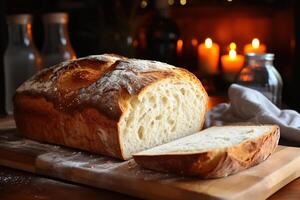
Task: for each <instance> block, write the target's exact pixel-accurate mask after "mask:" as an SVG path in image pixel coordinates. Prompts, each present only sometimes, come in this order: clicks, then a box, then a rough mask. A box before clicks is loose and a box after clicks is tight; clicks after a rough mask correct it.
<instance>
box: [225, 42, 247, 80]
mask: <svg viewBox="0 0 300 200" xmlns="http://www.w3.org/2000/svg"><path fill="white" fill-rule="evenodd" d="M229 48H230V50H229V54H228V55H223V56H222V57H221V63H222V67H223V72H224V78H225V79H226V80H227V81H230V82H233V81H234V79H235V77H236V75H237V74H238V73H239V72H240V70H241V69H242V67H243V65H244V56H242V55H237V54H236V44H235V43H233V42H232V43H231V44H230V46H229Z"/></svg>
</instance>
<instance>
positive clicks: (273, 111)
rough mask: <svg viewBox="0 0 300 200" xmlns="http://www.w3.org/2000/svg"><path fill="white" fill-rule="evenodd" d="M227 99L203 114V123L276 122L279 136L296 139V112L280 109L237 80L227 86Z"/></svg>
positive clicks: (299, 121)
mask: <svg viewBox="0 0 300 200" xmlns="http://www.w3.org/2000/svg"><path fill="white" fill-rule="evenodd" d="M228 96H229V100H230V103H229V104H227V103H221V104H219V105H217V106H215V107H214V108H212V109H211V110H210V111H209V112H208V113H207V114H206V121H205V126H206V127H210V126H213V125H218V126H220V125H224V124H232V123H243V122H248V123H251V124H277V125H279V126H280V133H281V137H283V138H285V139H288V140H291V141H296V142H298V143H299V142H300V114H299V113H298V112H296V111H293V110H280V109H279V108H278V107H276V106H275V105H274V104H273V103H272V102H271V101H269V100H268V99H267V98H266V97H265V96H264V95H263V94H261V93H260V92H258V91H256V90H253V89H250V88H246V87H243V86H240V85H237V84H232V85H231V86H230V88H229V90H228Z"/></svg>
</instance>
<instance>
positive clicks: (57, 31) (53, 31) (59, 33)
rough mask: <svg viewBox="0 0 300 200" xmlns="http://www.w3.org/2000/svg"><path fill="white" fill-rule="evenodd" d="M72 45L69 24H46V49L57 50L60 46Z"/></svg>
mask: <svg viewBox="0 0 300 200" xmlns="http://www.w3.org/2000/svg"><path fill="white" fill-rule="evenodd" d="M68 45H70V39H69V33H68V28H67V24H63V23H46V24H45V44H44V48H50V49H52V48H57V47H59V46H64V47H66V46H68Z"/></svg>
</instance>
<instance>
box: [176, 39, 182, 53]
mask: <svg viewBox="0 0 300 200" xmlns="http://www.w3.org/2000/svg"><path fill="white" fill-rule="evenodd" d="M182 47H183V41H182V40H181V39H179V40H177V47H176V51H177V54H178V55H179V54H181V53H182Z"/></svg>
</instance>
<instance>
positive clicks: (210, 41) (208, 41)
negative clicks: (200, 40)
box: [205, 38, 213, 48]
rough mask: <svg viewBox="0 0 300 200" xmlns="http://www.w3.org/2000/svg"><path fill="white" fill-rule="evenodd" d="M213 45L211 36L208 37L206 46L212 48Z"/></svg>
mask: <svg viewBox="0 0 300 200" xmlns="http://www.w3.org/2000/svg"><path fill="white" fill-rule="evenodd" d="M212 45H213V42H212V40H211V39H210V38H206V39H205V46H206V48H211V47H212Z"/></svg>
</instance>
